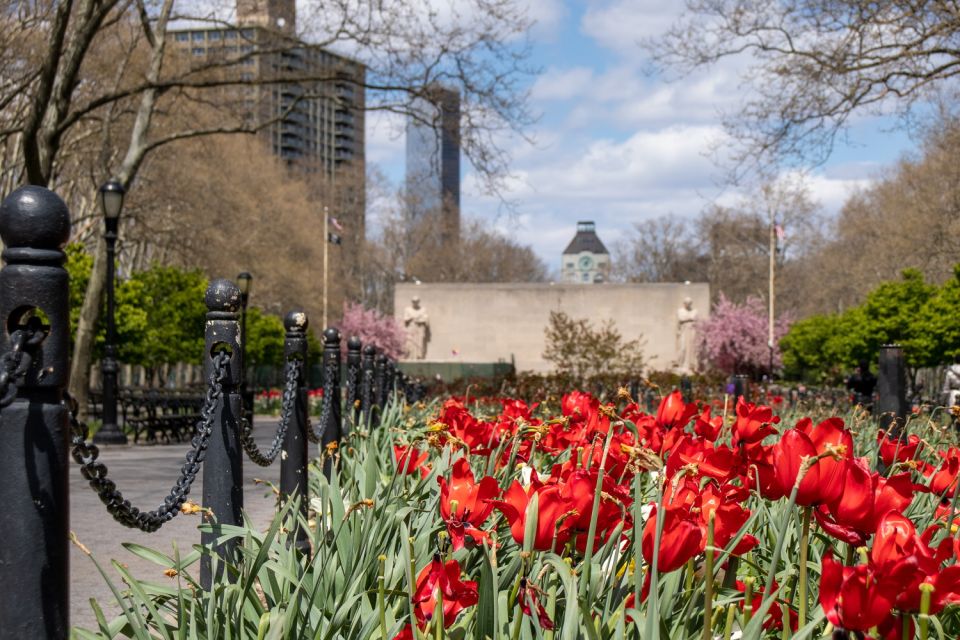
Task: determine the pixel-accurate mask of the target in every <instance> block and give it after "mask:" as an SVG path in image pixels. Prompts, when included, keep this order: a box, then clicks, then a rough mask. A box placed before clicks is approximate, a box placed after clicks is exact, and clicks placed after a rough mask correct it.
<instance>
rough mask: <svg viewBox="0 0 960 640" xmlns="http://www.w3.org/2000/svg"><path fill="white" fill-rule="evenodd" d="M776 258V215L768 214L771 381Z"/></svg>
mask: <svg viewBox="0 0 960 640" xmlns="http://www.w3.org/2000/svg"><path fill="white" fill-rule="evenodd" d="M776 259H777V217H776V215H772V216H770V294H769V298H770V313H769V315H768V317H767V347H769V349H770V381H771V382H772V381H773V302H774V300H773V297H774V287H773V285H774V278H775V265H776Z"/></svg>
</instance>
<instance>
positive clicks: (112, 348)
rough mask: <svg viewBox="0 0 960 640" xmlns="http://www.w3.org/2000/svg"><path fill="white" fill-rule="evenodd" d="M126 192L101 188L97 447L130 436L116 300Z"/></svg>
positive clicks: (110, 185) (111, 185) (113, 184)
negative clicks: (102, 319)
mask: <svg viewBox="0 0 960 640" xmlns="http://www.w3.org/2000/svg"><path fill="white" fill-rule="evenodd" d="M125 195H126V190H125V189H124V188H123V185H122V184H121V183H120V182H119V181H117V180H109V181H107V182H105V183H104V184H103V186H101V187H100V192H99V200H100V208H101V210H102V211H103V220H104V229H105V232H104V234H103V238H104V240H106V242H107V282H106V286H107V336H106V341H105V344H104V346H103V360H102V361H101V370H102V372H103V413H102V415H103V425H102V426H101V427H100V430H99V431H97V433H96V435H95V436H94V437H93V441H94V442H95V443H96V444H127V436H126V434H124V433H123V431H121V430H120V425H118V424H117V370H118V369H119V366H118V363H117V325H116V301H115V296H114V288H115V287H114V279H115V277H114V272H115V262H116V247H117V232H118V229H119V226H120V214H121V212H122V211H123V197H124V196H125Z"/></svg>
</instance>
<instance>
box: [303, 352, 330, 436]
mask: <svg viewBox="0 0 960 640" xmlns="http://www.w3.org/2000/svg"><path fill="white" fill-rule="evenodd" d="M333 369H334V366H333V363H330V364H328V365H327V366H325V367H324V368H323V403H322V404H321V406H320V430H319V431H314V429H313V424H312V423H311V422H310V418H309V416H308V417H307V440H309V441H310V442H313V443H314V444H320V443H322V442H323V434H324V433H326V431H327V429H328V427H329V425H330V421H331V420H332V419H333V415H332V414H333V375H334V371H333Z"/></svg>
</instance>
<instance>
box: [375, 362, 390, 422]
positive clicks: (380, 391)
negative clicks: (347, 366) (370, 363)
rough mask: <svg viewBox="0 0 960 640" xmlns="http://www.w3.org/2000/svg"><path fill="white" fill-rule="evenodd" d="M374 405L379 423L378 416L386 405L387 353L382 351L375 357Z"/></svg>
mask: <svg viewBox="0 0 960 640" xmlns="http://www.w3.org/2000/svg"><path fill="white" fill-rule="evenodd" d="M376 371H377V377H376V389H377V393H376V398H377V399H376V401H375V402H376V405H377V409H378V411H377V417H376V421H377V424H380V416H381V415H383V409H384V407H385V406H386V405H387V355H386V354H385V353H383V352H379V353H377V359H376Z"/></svg>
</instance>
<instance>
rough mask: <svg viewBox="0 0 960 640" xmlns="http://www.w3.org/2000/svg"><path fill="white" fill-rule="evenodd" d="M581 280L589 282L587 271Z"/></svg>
mask: <svg viewBox="0 0 960 640" xmlns="http://www.w3.org/2000/svg"><path fill="white" fill-rule="evenodd" d="M583 281H584V282H590V274H589V273H585V274H583Z"/></svg>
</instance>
